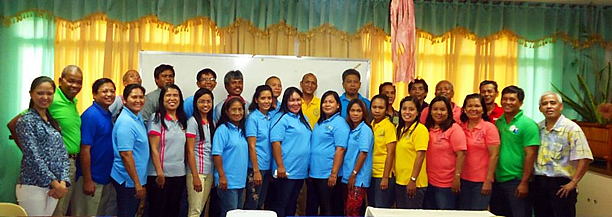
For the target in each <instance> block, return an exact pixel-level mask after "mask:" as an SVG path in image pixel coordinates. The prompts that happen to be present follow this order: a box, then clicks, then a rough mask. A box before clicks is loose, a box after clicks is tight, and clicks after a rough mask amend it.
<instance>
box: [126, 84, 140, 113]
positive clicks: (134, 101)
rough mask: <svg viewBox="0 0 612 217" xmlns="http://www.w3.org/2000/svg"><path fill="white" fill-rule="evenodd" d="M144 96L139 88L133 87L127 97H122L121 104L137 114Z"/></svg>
mask: <svg viewBox="0 0 612 217" xmlns="http://www.w3.org/2000/svg"><path fill="white" fill-rule="evenodd" d="M144 103H145V98H144V93H143V92H142V90H141V89H140V88H134V89H132V91H131V92H130V94H129V95H128V98H127V99H123V104H125V106H126V107H127V108H128V109H129V110H130V111H132V112H133V113H134V114H138V112H140V110H142V107H143V106H144Z"/></svg>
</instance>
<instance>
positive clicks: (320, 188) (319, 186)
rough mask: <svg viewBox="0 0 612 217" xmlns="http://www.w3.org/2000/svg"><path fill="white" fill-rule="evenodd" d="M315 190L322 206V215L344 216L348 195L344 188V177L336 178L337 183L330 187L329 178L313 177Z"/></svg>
mask: <svg viewBox="0 0 612 217" xmlns="http://www.w3.org/2000/svg"><path fill="white" fill-rule="evenodd" d="M311 180H312V183H313V185H314V192H315V195H316V197H317V200H318V201H319V206H320V207H321V215H322V216H344V199H343V195H346V193H345V192H343V190H342V186H341V183H342V182H341V180H342V177H338V178H337V179H336V185H335V186H334V187H329V186H328V185H327V179H315V178H311Z"/></svg>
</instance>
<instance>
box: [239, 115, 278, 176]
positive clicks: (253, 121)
mask: <svg viewBox="0 0 612 217" xmlns="http://www.w3.org/2000/svg"><path fill="white" fill-rule="evenodd" d="M245 128H246V129H245V131H246V136H247V138H248V137H255V139H256V142H255V152H257V153H256V154H257V166H258V167H259V170H270V161H271V160H272V146H271V145H270V116H268V115H264V114H263V113H261V111H259V109H255V110H253V111H252V112H251V115H249V117H247V120H246V126H245ZM249 168H253V164H252V163H251V161H250V160H249Z"/></svg>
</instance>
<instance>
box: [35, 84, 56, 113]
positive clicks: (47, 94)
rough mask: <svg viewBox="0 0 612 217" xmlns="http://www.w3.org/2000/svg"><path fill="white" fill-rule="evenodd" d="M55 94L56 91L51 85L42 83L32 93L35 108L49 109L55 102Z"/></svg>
mask: <svg viewBox="0 0 612 217" xmlns="http://www.w3.org/2000/svg"><path fill="white" fill-rule="evenodd" d="M53 94H55V90H54V89H53V86H52V85H51V83H49V82H43V83H40V84H39V85H38V86H37V87H36V88H34V89H33V90H32V91H30V98H31V99H32V102H34V108H35V109H37V110H44V109H47V108H49V105H51V102H53Z"/></svg>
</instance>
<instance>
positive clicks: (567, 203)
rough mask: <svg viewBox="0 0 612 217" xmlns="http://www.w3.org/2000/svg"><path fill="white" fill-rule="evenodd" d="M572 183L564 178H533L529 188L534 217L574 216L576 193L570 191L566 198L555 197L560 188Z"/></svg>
mask: <svg viewBox="0 0 612 217" xmlns="http://www.w3.org/2000/svg"><path fill="white" fill-rule="evenodd" d="M570 181H572V180H571V179H568V178H565V177H547V176H535V178H534V179H533V183H531V188H530V189H529V190H530V191H531V192H532V195H533V197H532V198H533V210H534V213H535V216H536V217H540V216H555V217H559V216H576V201H577V197H578V192H576V189H574V190H572V191H571V192H570V193H569V194H568V195H567V197H565V198H561V197H559V196H557V191H559V189H561V186H563V185H565V184H567V183H569V182H570Z"/></svg>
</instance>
